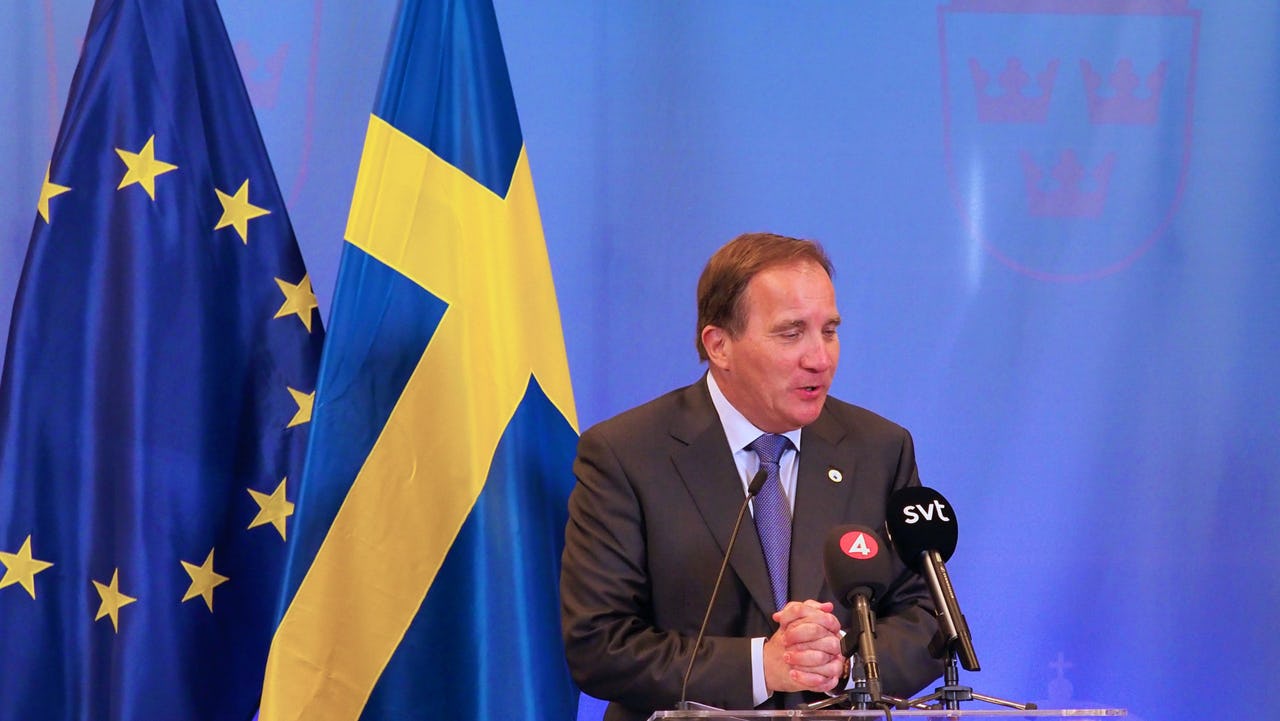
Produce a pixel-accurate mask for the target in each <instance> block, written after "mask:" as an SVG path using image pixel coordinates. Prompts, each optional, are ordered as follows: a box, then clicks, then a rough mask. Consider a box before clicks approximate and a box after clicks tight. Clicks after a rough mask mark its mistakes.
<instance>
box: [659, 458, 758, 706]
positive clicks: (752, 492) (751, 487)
mask: <svg viewBox="0 0 1280 721" xmlns="http://www.w3.org/2000/svg"><path fill="white" fill-rule="evenodd" d="M768 478H769V474H768V472H767V471H765V469H764V468H761V469H760V470H758V471H756V475H755V476H754V477H752V479H751V483H750V484H748V485H747V497H746V498H744V499H742V507H741V508H739V509H738V520H736V521H734V522H733V532H732V533H730V534H729V544H728V545H727V546H725V549H724V560H722V561H721V562H720V572H719V573H717V574H716V584H715V585H714V586H712V587H711V598H709V599H707V612H706V613H704V614H702V625H701V626H699V627H698V637H697V639H695V640H694V642H693V652H692V653H691V654H689V665H688V666H686V667H685V669H684V679H683V680H682V681H681V682H680V704H679V705H678V706H676V709H677V710H680V711H688V710H690V708H689V702H688V701H686V700H685V695H686V693H687V692H688V690H689V675H690V674H692V673H693V662H694V661H695V660H697V658H698V647H699V646H701V645H702V637H703V636H704V635H706V633H707V622H708V621H710V620H711V607H712V606H714V605H715V603H716V595H717V594H719V593H720V582H721V581H723V580H724V569H725V568H727V567H728V566H729V554H730V553H733V544H734V543H736V542H737V540H738V529H739V528H741V527H742V517H743V516H745V515H747V506H748V505H750V504H751V499H752V498H755V497H756V494H757V493H759V492H760V489H761V488H764V482H765V481H766V480H767V479H768Z"/></svg>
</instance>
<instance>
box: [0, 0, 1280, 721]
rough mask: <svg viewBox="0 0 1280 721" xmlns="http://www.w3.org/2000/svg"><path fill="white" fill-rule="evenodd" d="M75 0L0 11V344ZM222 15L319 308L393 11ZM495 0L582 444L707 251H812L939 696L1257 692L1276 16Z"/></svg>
mask: <svg viewBox="0 0 1280 721" xmlns="http://www.w3.org/2000/svg"><path fill="white" fill-rule="evenodd" d="M90 4H91V3H90V2H89V0H28V1H25V2H20V3H3V4H0V34H2V36H3V37H4V38H5V41H4V43H3V44H0V127H2V128H3V129H4V132H3V133H0V167H3V168H5V169H6V182H5V183H4V186H3V189H0V337H7V332H8V324H9V309H10V305H11V303H12V298H13V293H14V289H15V285H16V283H17V277H18V273H19V272H20V270H21V265H22V259H23V255H24V253H25V248H26V243H27V240H28V238H29V236H30V234H31V228H32V222H33V219H34V218H35V204H36V200H37V198H38V195H39V187H40V182H41V180H42V178H43V174H44V168H45V165H46V163H47V162H48V160H49V155H50V151H51V148H52V144H53V137H54V134H55V133H56V129H57V123H58V119H59V116H60V114H61V112H62V108H63V105H64V104H65V101H66V93H67V88H68V85H69V83H70V77H71V73H72V70H73V69H74V66H75V62H76V59H77V56H78V52H79V43H80V40H81V37H82V36H83V33H84V30H85V27H86V24H87V21H88V12H89V7H90ZM222 5H223V14H224V16H225V19H226V23H227V27H228V31H229V33H230V36H231V39H232V42H233V43H234V44H235V45H236V50H237V55H238V57H239V59H240V62H241V65H242V70H243V72H244V74H245V76H246V79H247V80H248V83H249V89H250V94H251V96H252V98H253V101H254V105H255V108H256V110H257V112H258V117H259V122H260V123H261V125H262V130H263V134H264V137H265V140H266V143H267V146H268V149H269V151H270V153H271V156H272V161H273V163H274V165H275V169H276V174H277V176H278V178H279V181H280V184H281V189H282V191H283V193H284V196H285V200H286V202H287V203H288V205H289V211H290V215H291V217H292V219H293V222H294V225H295V229H296V232H297V236H298V240H299V244H300V245H301V247H302V252H303V255H304V257H305V260H306V263H307V265H308V267H309V268H310V270H311V276H312V279H313V283H314V287H315V290H316V294H317V296H318V297H319V301H320V304H321V308H322V310H323V311H325V312H326V313H327V307H328V301H329V299H330V296H331V293H332V289H333V283H334V274H335V273H336V269H337V263H338V254H339V250H340V247H341V243H340V239H341V236H342V232H343V229H344V227H345V223H346V213H347V207H348V203H349V201H350V196H351V190H352V188H353V185H354V181H355V170H356V165H357V162H358V159H359V152H360V147H361V143H362V141H363V137H364V128H365V124H366V122H367V119H368V112H369V111H368V109H369V108H370V107H372V102H373V96H374V93H375V90H376V86H377V79H378V77H377V76H378V72H379V70H380V69H381V66H382V60H383V53H384V49H385V47H386V44H387V37H388V32H389V29H390V22H391V18H392V15H393V12H394V9H395V8H394V2H393V0H376V1H370V2H365V3H359V4H356V3H347V2H332V1H331V2H322V1H320V0H307V1H304V0H293V1H291V2H276V3H269V4H264V3H258V2H250V1H249V0H243V1H241V0H234V1H233V0H227V1H226V2H223V3H222ZM496 5H497V13H498V20H499V24H500V26H501V30H502V34H503V40H504V44H505V46H506V52H507V58H508V63H509V65H510V72H511V77H512V83H513V85H514V89H515V95H516V102H517V107H518V108H519V112H520V119H521V124H522V126H523V128H524V136H525V141H526V144H527V146H528V149H529V157H530V159H531V165H532V168H533V175H534V180H535V183H536V187H537V189H538V191H539V204H540V207H541V211H542V215H543V223H544V229H545V234H546V241H547V246H548V250H549V252H550V256H551V262H552V270H553V273H554V275H555V280H556V284H557V289H558V292H559V299H560V307H561V311H562V314H563V322H564V332H565V340H566V344H567V346H568V353H569V364H570V370H571V372H572V375H573V379H574V387H575V392H576V396H577V402H578V409H579V416H580V419H581V422H582V424H583V426H584V427H586V426H588V425H590V424H592V423H594V422H596V421H599V420H601V419H603V418H606V417H608V416H610V415H612V414H614V413H616V412H618V411H621V410H623V409H624V408H627V407H629V406H631V405H634V404H636V403H638V402H641V401H643V400H646V399H648V398H650V397H652V396H654V395H656V394H658V393H660V392H662V391H665V390H667V389H669V388H671V387H673V386H675V385H678V384H684V383H687V382H689V381H691V380H692V379H694V378H696V377H697V375H698V374H699V373H700V372H701V367H700V365H699V364H698V362H697V359H696V355H695V352H694V349H693V338H694V330H695V329H694V327H693V325H694V309H693V289H694V284H695V281H696V278H697V274H698V272H699V270H700V269H701V265H702V263H703V261H704V260H705V259H706V257H707V256H708V255H709V254H710V253H711V252H712V251H713V250H714V249H715V248H716V247H718V246H719V245H720V244H721V243H723V242H724V241H726V240H728V239H729V238H730V237H732V236H734V235H736V234H738V233H740V232H743V231H748V230H771V231H777V232H782V233H787V234H791V235H801V236H808V237H813V238H817V239H819V240H821V241H823V242H824V243H825V244H826V245H827V247H828V249H829V250H830V252H831V255H832V256H833V259H834V260H835V263H836V266H837V278H836V288H837V293H838V299H839V303H840V306H841V309H842V311H843V314H844V316H845V319H846V322H845V324H844V326H843V327H842V330H841V334H842V338H843V340H844V353H843V360H844V363H843V366H842V368H841V370H840V373H839V374H838V376H837V379H836V392H837V394H838V395H840V396H842V397H844V398H845V399H847V400H850V401H853V402H856V403H859V404H861V405H865V406H868V407H870V408H872V409H874V410H876V411H879V412H880V413H883V414H884V415H886V416H889V417H890V418H893V419H895V420H897V421H899V422H901V423H902V424H904V425H906V426H907V427H908V428H910V429H912V431H913V432H914V434H915V438H916V445H917V449H918V452H919V460H920V467H921V475H922V477H923V479H924V481H925V483H926V484H929V485H932V486H935V487H937V488H939V489H940V490H941V491H942V492H943V493H944V494H945V495H947V496H948V497H949V498H950V500H951V501H952V503H953V505H954V506H955V507H956V509H957V513H958V517H959V520H960V524H961V534H960V545H959V548H958V550H957V552H956V556H955V558H954V559H953V561H952V563H951V564H950V569H951V572H952V576H953V579H954V581H955V583H956V586H957V591H958V593H959V595H960V600H961V602H962V606H963V608H964V610H965V612H966V615H967V617H968V619H969V625H970V626H971V628H972V629H973V631H974V642H975V646H976V649H977V651H978V655H979V658H980V660H981V661H982V664H983V671H982V672H981V673H980V674H968V675H965V676H964V677H963V678H964V680H965V681H967V682H969V683H971V684H972V685H974V686H975V687H976V688H977V689H978V690H981V691H985V692H988V693H993V694H995V695H999V696H1008V697H1014V698H1018V699H1023V700H1035V701H1038V702H1042V703H1046V704H1048V703H1053V704H1055V705H1107V706H1125V707H1128V708H1129V709H1131V712H1132V714H1133V716H1135V717H1137V718H1142V719H1152V720H1155V719H1159V720H1161V721H1165V720H1169V719H1173V720H1184V719H1185V720H1187V721H1190V719H1200V718H1246V717H1253V716H1256V715H1257V714H1258V713H1260V712H1259V709H1260V708H1262V707H1263V705H1264V704H1266V703H1267V702H1269V701H1270V700H1271V698H1270V696H1269V695H1268V694H1267V692H1268V691H1273V692H1274V691H1275V690H1276V689H1277V688H1280V682H1277V681H1276V678H1275V674H1277V673H1280V637H1278V635H1277V633H1276V631H1275V630H1274V623H1273V622H1272V620H1271V615H1272V613H1273V612H1274V610H1275V609H1276V608H1277V607H1278V606H1280V530H1277V529H1280V523H1277V522H1276V518H1277V516H1278V515H1280V484H1277V483H1276V480H1277V478H1276V475H1277V473H1276V472H1277V470H1278V469H1280V451H1278V450H1277V449H1278V448H1280V444H1278V443H1277V440H1278V438H1277V435H1278V434H1277V429H1278V428H1280V372H1278V371H1280V367H1278V361H1280V340H1278V339H1280V310H1278V308H1280V284H1278V283H1277V281H1276V274H1277V271H1280V242H1278V241H1277V238H1280V194H1278V192H1277V191H1278V190H1280V82H1277V80H1278V79H1280V43H1277V41H1276V39H1277V38H1280V5H1277V4H1275V3H1263V2H1253V1H1252V0H1215V2H1212V3H1210V2H1204V1H1193V2H1181V1H1180V0H1167V1H1165V0H1110V1H1108V0H1077V1H1075V2H1057V1H1055V0H1025V1H1023V2H1018V1H1015V0H946V1H943V2H924V1H916V2H911V3H897V2H893V3H891V2H887V1H886V2H859V3H849V2H835V1H832V2H805V3H792V4H783V3H767V2H759V3H754V2H748V3H741V2H735V3H720V4H717V3H695V4H689V5H688V6H686V5H684V4H675V3H648V2H639V1H636V2H614V3H608V4H602V3H596V2H590V1H588V0H582V1H581V2H554V3H524V2H518V1H516V0H498V1H497V2H496ZM566 472H568V469H566ZM593 710H594V707H593V708H592V709H588V710H587V715H590V713H592V712H593Z"/></svg>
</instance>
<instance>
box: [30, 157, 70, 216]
mask: <svg viewBox="0 0 1280 721" xmlns="http://www.w3.org/2000/svg"><path fill="white" fill-rule="evenodd" d="M68 190H71V188H70V187H68V186H66V185H58V184H57V183H53V182H50V181H49V166H47V165H46V166H45V167H44V184H43V185H41V186H40V202H39V203H36V210H38V211H40V217H41V218H44V222H45V223H46V224H47V223H48V222H49V199H50V198H56V197H58V196H59V195H62V194H63V193H65V192H67V191H68Z"/></svg>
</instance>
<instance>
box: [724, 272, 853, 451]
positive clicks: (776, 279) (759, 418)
mask: <svg viewBox="0 0 1280 721" xmlns="http://www.w3.org/2000/svg"><path fill="white" fill-rule="evenodd" d="M743 300H744V310H745V314H746V327H745V329H744V330H743V332H742V333H740V334H739V335H738V337H736V338H733V337H730V336H729V334H728V332H727V331H725V330H723V329H712V330H711V331H710V335H707V334H706V333H704V336H703V342H704V345H707V346H708V353H709V355H710V356H711V364H712V366H713V370H715V371H717V373H716V382H717V383H718V384H719V385H720V389H721V390H722V391H724V395H725V397H726V398H728V399H729V402H730V403H732V404H733V406H734V407H735V408H737V409H738V410H739V411H740V412H741V413H742V415H744V416H746V418H747V420H749V421H751V422H752V423H753V424H755V425H756V427H758V428H759V429H760V430H762V431H765V432H768V433H784V432H786V431H790V430H794V429H796V428H800V427H803V426H806V425H808V424H810V423H812V422H813V421H814V420H816V419H817V417H818V414H819V413H821V412H822V405H823V403H825V402H826V399H827V391H828V390H829V389H830V388H831V379H832V378H833V377H834V376H835V372H836V364H837V362H838V361H839V360H840V338H839V336H837V334H836V326H838V325H839V324H840V313H839V312H838V311H837V310H836V293H835V288H834V287H832V285H831V278H830V277H828V276H827V272H826V271H825V270H823V268H822V266H820V265H818V264H816V263H813V262H809V261H801V262H798V263H793V264H790V265H782V266H776V267H773V268H768V269H766V270H764V271H762V272H760V273H758V274H756V275H755V277H753V278H752V279H751V281H750V282H749V283H748V284H747V289H746V294H745V296H744V298H743ZM708 341H710V343H708Z"/></svg>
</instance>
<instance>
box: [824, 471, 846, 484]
mask: <svg viewBox="0 0 1280 721" xmlns="http://www.w3.org/2000/svg"><path fill="white" fill-rule="evenodd" d="M827 478H830V479H831V482H832V483H839V482H840V481H843V480H844V474H843V473H841V472H840V471H838V470H836V469H834V468H832V469H831V470H829V471H827Z"/></svg>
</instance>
